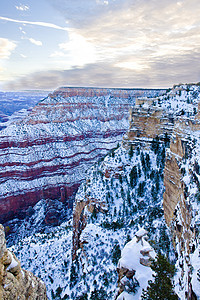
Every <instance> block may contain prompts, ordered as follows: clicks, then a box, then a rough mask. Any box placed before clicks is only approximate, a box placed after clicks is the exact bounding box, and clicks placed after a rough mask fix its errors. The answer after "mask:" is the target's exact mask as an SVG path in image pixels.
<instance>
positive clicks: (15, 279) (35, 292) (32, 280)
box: [0, 224, 47, 300]
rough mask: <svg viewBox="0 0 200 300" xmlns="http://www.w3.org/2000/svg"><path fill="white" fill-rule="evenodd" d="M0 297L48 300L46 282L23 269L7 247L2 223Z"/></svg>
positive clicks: (6, 298)
mask: <svg viewBox="0 0 200 300" xmlns="http://www.w3.org/2000/svg"><path fill="white" fill-rule="evenodd" d="M0 299H1V300H11V299H12V300H14V299H30V300H37V299H43V300H47V295H46V287H45V285H44V283H43V282H42V281H41V280H40V279H39V278H37V277H35V276H34V275H33V274H32V273H31V272H28V271H26V270H23V269H21V265H20V261H19V260H18V259H17V258H16V256H15V254H14V253H12V252H10V251H9V250H8V249H7V248H6V241H5V234H4V228H3V226H2V225H1V224H0Z"/></svg>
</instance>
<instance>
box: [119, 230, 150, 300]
mask: <svg viewBox="0 0 200 300" xmlns="http://www.w3.org/2000/svg"><path fill="white" fill-rule="evenodd" d="M136 234H139V236H140V237H141V238H140V240H138V238H137V236H136ZM136 234H135V237H134V238H133V239H132V240H131V241H130V242H128V243H127V244H126V246H125V247H124V249H123V250H122V254H121V258H120V260H119V262H118V266H117V271H118V274H119V287H120V290H119V293H120V295H119V296H118V298H117V300H120V299H127V300H129V299H140V296H141V293H142V290H143V289H146V287H147V285H148V281H149V280H151V279H152V274H153V271H152V270H151V268H150V264H151V261H150V259H155V256H156V253H155V251H154V249H153V248H152V247H151V246H150V244H149V243H148V242H147V241H146V240H145V238H144V236H145V235H146V234H147V231H146V230H145V229H139V231H138V232H136ZM130 271H132V280H133V276H134V280H135V281H136V282H137V283H138V285H136V286H134V285H133V288H132V291H131V289H130V286H129V285H130V279H131V277H130V276H129V274H130ZM123 276H125V279H124V277H123ZM126 280H127V283H126ZM127 285H128V286H129V293H127V291H126V289H127V287H126V286H127ZM122 295H123V296H122ZM123 297H124V298H123Z"/></svg>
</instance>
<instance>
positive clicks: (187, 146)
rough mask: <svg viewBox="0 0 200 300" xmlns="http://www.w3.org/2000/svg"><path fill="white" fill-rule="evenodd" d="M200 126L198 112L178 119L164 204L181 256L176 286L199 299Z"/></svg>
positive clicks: (166, 172)
mask: <svg viewBox="0 0 200 300" xmlns="http://www.w3.org/2000/svg"><path fill="white" fill-rule="evenodd" d="M199 129H200V122H199V116H198V115H197V116H196V117H195V118H193V120H192V119H191V118H190V119H188V118H186V117H182V118H179V119H178V120H177V121H176V124H175V126H174V131H173V135H172V139H171V143H170V149H169V151H168V152H167V157H166V164H165V170H164V184H165V193H164V195H163V207H164V212H165V219H166V222H167V224H168V226H169V227H170V229H171V232H172V236H173V241H174V248H175V251H176V255H177V263H176V267H177V270H178V272H177V281H178V280H179V282H181V286H179V284H178V283H177V287H176V289H177V291H179V295H181V297H182V298H183V299H196V298H195V296H194V294H195V295H196V296H200V294H199V291H198V289H196V287H195V282H196V279H195V280H194V278H197V272H198V269H195V270H193V271H192V268H191V266H192V257H193V253H195V251H196V252H198V251H199V250H198V248H199V242H198V230H197V228H198V226H199V209H198V208H197V207H198V202H197V196H196V195H197V194H196V193H197V191H198V189H199V180H198V176H199V175H198V170H199V167H198V166H199V164H200V160H199V154H198V153H199V146H198V144H199V141H198V139H199V137H198V136H199ZM192 282H193V283H194V284H193V283H192ZM194 292H195V293H194Z"/></svg>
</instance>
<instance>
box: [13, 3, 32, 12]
mask: <svg viewBox="0 0 200 300" xmlns="http://www.w3.org/2000/svg"><path fill="white" fill-rule="evenodd" d="M15 7H16V9H17V10H21V11H26V10H29V9H30V7H29V6H28V5H23V4H20V5H19V6H17V5H16V6H15Z"/></svg>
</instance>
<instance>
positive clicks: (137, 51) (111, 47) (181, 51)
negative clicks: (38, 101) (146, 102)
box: [0, 0, 200, 90]
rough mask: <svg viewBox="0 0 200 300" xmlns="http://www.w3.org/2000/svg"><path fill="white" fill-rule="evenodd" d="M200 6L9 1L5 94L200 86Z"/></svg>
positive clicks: (4, 21) (194, 2) (1, 41)
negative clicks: (71, 88)
mask: <svg viewBox="0 0 200 300" xmlns="http://www.w3.org/2000/svg"><path fill="white" fill-rule="evenodd" d="M199 16H200V1H199V0H183V1H181V0H180V1H174V0H27V1H23V0H22V1H17V0H1V1H0V82H1V83H0V89H10V90H14V89H48V90H49V89H50V90H52V89H54V88H57V87H59V86H99V87H130V88H131V87H133V88H135V87H144V88H145V87H152V88H154V87H157V88H159V87H161V88H162V87H163V88H166V87H171V86H172V85H173V84H175V83H180V82H183V83H186V82H198V81H200V66H199V65H200V17H199Z"/></svg>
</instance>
